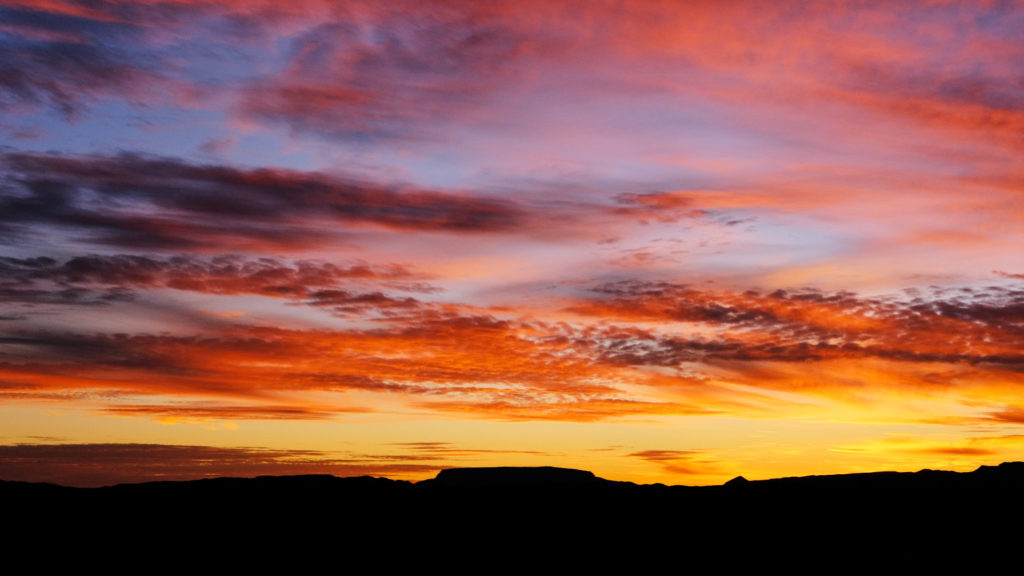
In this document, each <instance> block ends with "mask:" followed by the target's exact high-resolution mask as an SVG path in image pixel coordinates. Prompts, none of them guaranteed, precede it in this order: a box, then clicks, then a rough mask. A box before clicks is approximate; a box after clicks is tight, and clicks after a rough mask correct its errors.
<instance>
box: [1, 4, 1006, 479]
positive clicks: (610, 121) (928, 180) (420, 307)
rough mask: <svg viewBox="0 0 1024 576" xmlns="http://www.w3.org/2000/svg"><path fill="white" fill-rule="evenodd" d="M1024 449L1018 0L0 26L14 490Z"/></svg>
mask: <svg viewBox="0 0 1024 576" xmlns="http://www.w3.org/2000/svg"><path fill="white" fill-rule="evenodd" d="M1008 460H1024V2H1022V1H1019V0H1007V1H977V2H947V1H924V0H921V1H916V2H911V1H907V2H870V1H866V2H790V1H773V2H757V1H749V2H746V1H730V0H715V1H693V2H684V1H682V0H680V1H667V0H666V1H654V0H650V1H647V0H639V1H630V2H610V1H609V2H605V1H594V0H591V1H579V2H576V1H551V0H516V1H514V2H513V1H508V2H486V1H475V0H474V1H470V0H467V1H460V0H445V1H440V0H438V1H425V0H410V1H407V2H406V1H400V0H394V1H391V0H383V1H382V0H374V1H370V0H365V1H364V0H352V1H341V0H338V1H327V0H288V1H287V2H280V1H271V0H267V1H258V0H257V1H253V0H163V1H161V0H77V1H70V0H69V1H62V0H0V479H9V480H45V481H52V482H58V483H64V484H72V485H83V486H91V485H103V484H111V483H115V482H124V481H141V480H150V479H184V478H199V477H204V476H220V475H238V476H253V475H258V474H294V473H331V474H336V475H339V476H351V475H362V474H372V475H378V476H388V477H391V478H402V479H410V480H417V479H422V478H428V477H433V476H434V475H435V474H436V473H437V471H438V470H440V469H441V468H446V467H459V466H497V465H514V466H541V465H550V466H563V467H571V468H582V469H586V470H591V471H593V472H594V473H595V474H597V475H598V476H602V477H605V478H609V479H614V480H632V481H636V482H642V483H650V482H664V483H668V484H716V483H721V482H723V481H725V480H728V479H729V478H732V477H734V476H736V475H739V474H742V475H744V476H745V477H747V478H751V479H754V478H770V477H779V476H792V475H806V474H827V473H846V472H861V471H871V470H917V469H921V468H943V469H953V470H970V469H974V468H976V467H977V466H978V465H980V464H994V463H998V462H1003V461H1008Z"/></svg>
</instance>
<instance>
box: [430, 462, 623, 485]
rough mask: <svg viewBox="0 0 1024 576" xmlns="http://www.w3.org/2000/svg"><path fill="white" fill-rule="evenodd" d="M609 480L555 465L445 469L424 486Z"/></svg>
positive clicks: (584, 483) (578, 482) (554, 483)
mask: <svg viewBox="0 0 1024 576" xmlns="http://www.w3.org/2000/svg"><path fill="white" fill-rule="evenodd" d="M600 482H606V480H603V479H601V478H598V477H597V476H594V473H593V472H587V471H586V470H574V469H572V468H555V467H553V466H539V467H533V468H530V467H512V466H502V467H496V468H449V469H447V470H441V471H440V472H439V473H438V474H437V477H436V478H434V479H433V480H424V481H423V482H419V485H421V486H431V485H436V486H448V487H474V488H482V487H489V488H497V487H522V486H585V485H593V484H595V483H600Z"/></svg>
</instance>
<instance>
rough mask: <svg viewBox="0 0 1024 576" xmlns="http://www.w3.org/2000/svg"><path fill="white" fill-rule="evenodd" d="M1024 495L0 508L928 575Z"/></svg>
mask: <svg viewBox="0 0 1024 576" xmlns="http://www.w3.org/2000/svg"><path fill="white" fill-rule="evenodd" d="M1022 489H1024V463H1022V462H1010V463H1004V464H1000V465H999V466H982V467H980V468H978V469H977V470H975V471H973V472H949V471H937V470H921V471H919V472H876V473H863V474H839V475H828V476H805V477H791V478H778V479H771V480H746V479H744V478H743V477H738V478H734V479H733V480H730V481H729V482H727V483H725V484H724V485H721V486H698V487H691V486H665V485H661V484H653V485H638V484H634V483H631V482H617V481H611V480H606V479H603V478H599V477H597V476H595V475H594V474H593V473H591V472H588V471H584V470H574V469H568V468H553V467H541V468H523V467H497V468H453V469H447V470H443V471H441V472H440V473H439V474H438V475H437V477H436V478H434V479H431V480H424V481H421V482H415V483H413V482H407V481H401V480H390V479H387V478H373V477H368V476H363V477H350V478H338V477H334V476H329V475H307V476H261V477H256V478H214V479H203V480H194V481H184V482H145V483H139V484H120V485H115V486H108V487H103V488H70V487H63V486H57V485H54V484H39V483H27V482H10V481H0V499H2V500H0V501H2V502H3V503H4V512H5V522H6V523H7V525H8V526H17V527H18V531H17V532H16V533H17V534H18V535H19V536H18V537H25V538H28V537H29V536H30V535H32V534H45V535H46V538H48V539H52V540H54V541H59V542H65V543H66V542H76V543H79V544H80V543H81V542H83V541H85V542H91V541H93V540H96V541H99V540H102V541H103V542H109V541H116V542H125V543H132V544H133V545H135V546H140V547H141V548H142V549H146V548H147V547H149V549H151V550H152V548H153V547H156V546H158V545H159V543H160V542H190V543H192V544H190V545H195V546H198V547H200V548H203V547H214V548H216V546H219V545H221V544H217V543H223V541H224V538H225V537H227V536H226V535H230V538H231V539H232V540H231V541H235V540H234V539H236V538H241V539H242V540H243V541H245V542H249V543H250V544H248V545H252V543H260V542H262V543H264V544H265V546H268V547H278V548H279V547H280V546H283V545H285V543H287V545H289V546H299V547H305V548H308V547H316V546H326V547H328V548H330V549H334V548H337V547H338V546H341V547H342V549H344V550H349V551H350V552H352V553H360V554H363V553H370V552H372V553H375V554H383V555H385V556H386V555H389V554H395V553H396V552H395V551H396V550H417V551H418V553H421V554H424V555H425V556H424V557H430V558H433V557H435V556H436V555H437V554H439V553H440V552H439V551H440V550H448V551H450V553H456V552H451V551H452V550H453V547H454V549H455V550H469V549H472V550H487V551H489V553H492V554H501V555H506V556H507V555H508V554H513V556H515V555H517V554H518V555H527V557H529V555H532V554H536V553H539V552H538V551H544V550H547V551H548V552H546V553H550V554H567V553H569V552H568V551H569V550H577V552H574V553H578V554H580V555H581V557H580V558H577V559H576V560H577V561H579V562H585V561H586V560H585V558H584V557H586V558H589V559H590V561H594V562H596V564H597V565H600V562H599V561H598V558H597V557H596V556H594V555H597V556H600V555H601V554H604V555H610V556H609V557H616V558H618V561H625V560H626V559H625V558H623V557H621V556H620V555H621V554H626V553H627V551H630V552H629V554H635V553H640V552H643V554H650V555H657V554H661V555H669V556H672V555H680V554H681V555H683V557H690V556H696V557H704V558H712V559H713V560H714V561H715V562H718V563H719V564H720V565H729V566H738V565H746V566H752V565H757V566H760V564H757V563H758V562H767V563H778V562H789V563H792V562H795V563H798V564H806V563H807V562H811V561H813V562H819V563H821V562H828V563H830V564H828V565H830V566H831V565H834V563H836V562H841V563H842V564H844V565H858V563H859V562H864V563H870V562H879V561H882V560H884V561H885V562H889V563H892V562H896V563H898V564H899V565H902V566H908V567H909V566H915V567H920V566H922V565H928V564H929V562H933V561H936V559H941V558H945V559H946V561H951V560H953V559H956V560H958V561H964V560H969V559H975V555H977V556H978V557H979V558H991V557H992V554H996V555H998V553H999V552H1000V551H1003V552H1006V551H1011V550H1016V549H1018V548H1017V546H1019V545H1018V543H1017V540H1018V534H1019V531H1018V530H1017V528H1016V526H1018V522H1019V520H1018V519H1019V518H1020V516H1019V515H1018V514H1019V513H1020V512H1021V508H1022V506H1021V504H1022V502H1024V490H1022ZM98 527H102V529H100V528H98ZM16 543H17V537H16V538H15V540H14V542H12V546H13V545H14V544H16ZM332 547H333V548H332ZM579 547H582V548H579ZM305 548H303V549H305ZM11 549H14V548H11ZM268 549H270V548H268ZM274 549H277V548H274ZM217 550H219V548H218V549H215V550H213V552H211V553H220V552H217ZM580 550H584V551H586V552H585V553H584V552H581V551H580ZM163 553H166V552H165V551H164V552H163ZM458 553H462V552H458ZM403 554H404V552H403ZM986 554H987V556H986ZM502 557H504V556H502ZM516 557H519V556H516ZM558 557H561V556H558ZM524 558H525V557H524ZM509 561H511V560H509ZM630 561H638V562H642V561H644V560H643V558H633V559H631V560H630ZM752 563H753V564H752ZM862 565H866V564H862ZM822 566H824V564H822ZM477 568H480V569H490V568H493V566H482V567H477Z"/></svg>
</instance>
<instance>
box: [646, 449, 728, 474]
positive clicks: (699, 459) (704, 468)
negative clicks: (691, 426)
mask: <svg viewBox="0 0 1024 576" xmlns="http://www.w3.org/2000/svg"><path fill="white" fill-rule="evenodd" d="M628 456H629V457H630V458H639V459H641V460H645V461H647V462H651V463H654V464H657V465H658V466H660V467H661V468H662V470H664V471H665V472H666V473H668V474H681V475H686V476H694V475H696V476H704V475H709V474H719V473H721V469H720V466H719V465H718V464H717V463H716V462H714V461H712V460H708V459H707V457H706V455H705V454H704V453H702V452H699V451H692V450H641V451H640V452H633V453H631V454H628Z"/></svg>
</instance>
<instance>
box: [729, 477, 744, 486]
mask: <svg viewBox="0 0 1024 576" xmlns="http://www.w3.org/2000/svg"><path fill="white" fill-rule="evenodd" d="M749 482H750V480H747V479H746V478H744V477H743V476H737V477H735V478H733V479H732V480H729V481H728V482H726V483H725V484H724V485H725V486H743V485H744V484H747V483H749Z"/></svg>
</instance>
